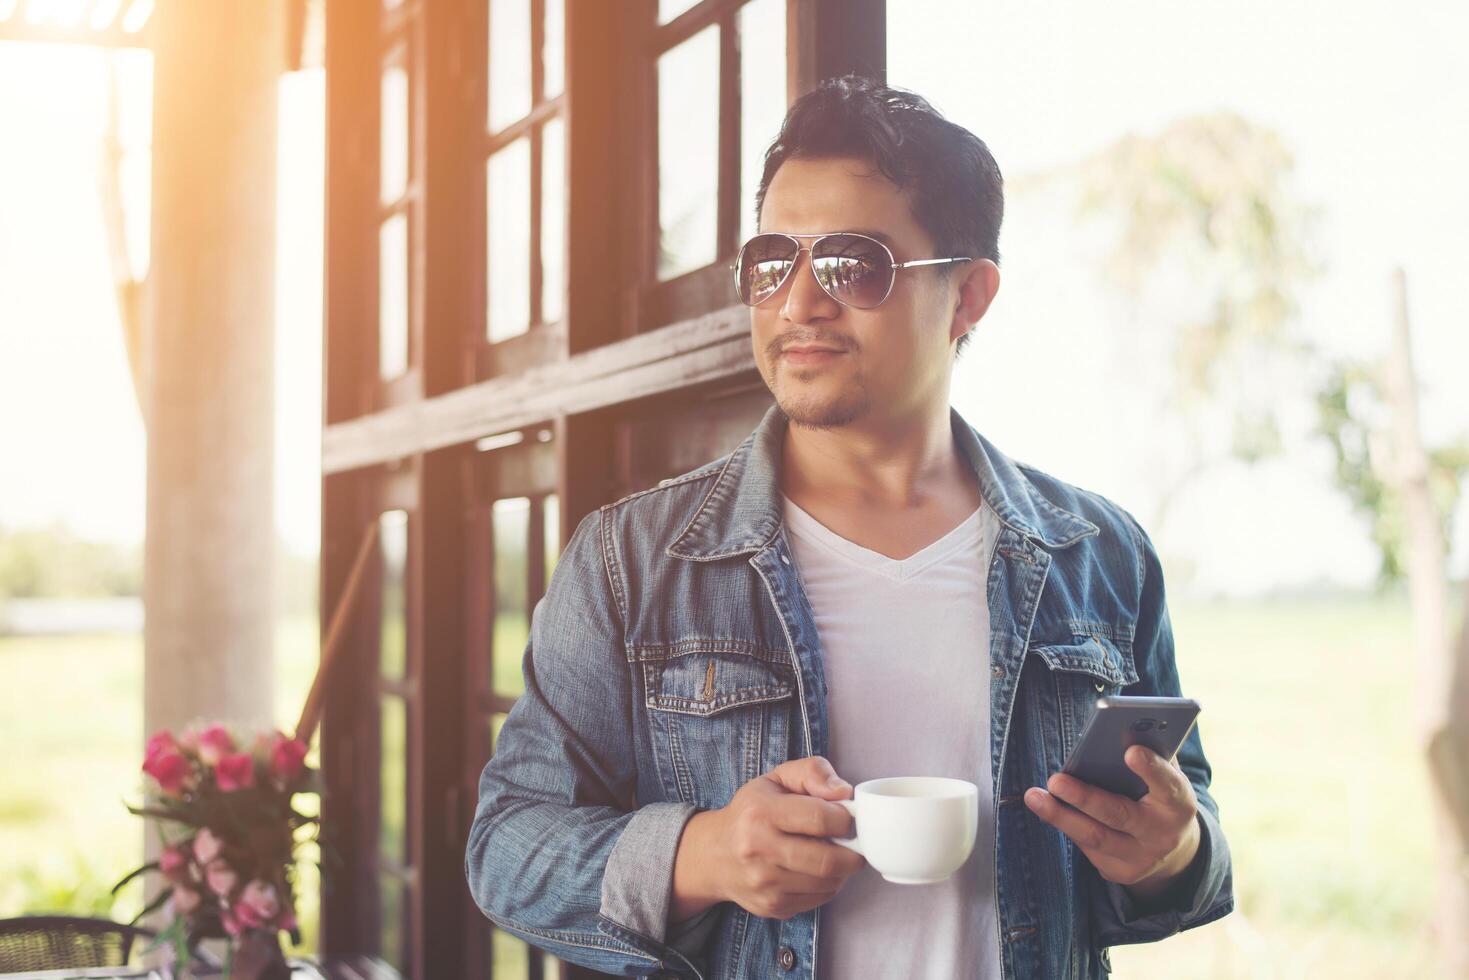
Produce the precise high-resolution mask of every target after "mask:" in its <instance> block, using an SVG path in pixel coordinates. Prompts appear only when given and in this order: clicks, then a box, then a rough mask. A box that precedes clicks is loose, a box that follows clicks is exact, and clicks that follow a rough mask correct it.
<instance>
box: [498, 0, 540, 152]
mask: <svg viewBox="0 0 1469 980" xmlns="http://www.w3.org/2000/svg"><path fill="white" fill-rule="evenodd" d="M530 3H531V0H491V2H490V132H492V133H496V132H499V131H500V130H502V129H504V128H505V127H506V126H508V125H510V124H511V123H513V122H515V120H517V119H519V118H521V117H522V116H524V115H526V114H527V113H528V112H530V51H531V48H530Z"/></svg>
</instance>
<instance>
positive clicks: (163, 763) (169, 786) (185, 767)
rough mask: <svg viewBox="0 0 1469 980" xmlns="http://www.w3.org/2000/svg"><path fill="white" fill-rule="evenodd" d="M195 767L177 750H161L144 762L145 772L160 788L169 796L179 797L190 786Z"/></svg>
mask: <svg viewBox="0 0 1469 980" xmlns="http://www.w3.org/2000/svg"><path fill="white" fill-rule="evenodd" d="M192 769H193V767H192V766H190V765H189V760H188V759H185V758H184V757H183V756H182V755H180V754H179V752H178V750H177V749H171V748H159V749H158V750H157V751H156V752H154V753H153V754H152V755H149V756H148V758H147V759H146V760H144V762H143V771H144V772H145V773H147V774H148V775H150V776H152V777H153V779H154V780H155V781H156V782H157V783H158V788H159V789H161V790H163V792H165V793H167V794H168V795H169V796H178V795H180V794H181V793H182V792H183V791H184V789H185V788H186V787H187V786H188V785H189V783H190V779H189V776H190V775H191V773H192Z"/></svg>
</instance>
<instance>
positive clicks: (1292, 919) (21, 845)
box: [0, 599, 1439, 980]
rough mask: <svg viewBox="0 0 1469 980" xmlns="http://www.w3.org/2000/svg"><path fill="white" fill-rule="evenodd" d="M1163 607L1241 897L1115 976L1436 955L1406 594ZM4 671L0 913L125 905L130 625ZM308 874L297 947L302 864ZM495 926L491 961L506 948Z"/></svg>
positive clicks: (1278, 969) (1339, 966) (285, 648)
mask: <svg viewBox="0 0 1469 980" xmlns="http://www.w3.org/2000/svg"><path fill="white" fill-rule="evenodd" d="M1173 623H1174V630H1175V637H1176V639H1177V643H1178V650H1179V664H1180V670H1181V672H1182V675H1183V681H1184V689H1185V692H1186V693H1188V694H1189V695H1191V696H1193V697H1196V698H1198V699H1199V700H1200V701H1201V702H1202V703H1203V704H1204V714H1203V716H1202V717H1201V728H1202V733H1203V738H1204V746H1205V749H1206V751H1207V752H1208V755H1209V758H1210V761H1211V762H1212V763H1213V766H1214V772H1215V779H1214V792H1215V796H1216V798H1217V799H1218V800H1219V805H1220V812H1221V816H1222V819H1223V822H1224V827H1225V831H1226V833H1227V834H1228V835H1229V839H1230V844H1231V847H1232V850H1233V853H1234V862H1235V891H1236V895H1237V897H1238V903H1239V904H1238V911H1237V912H1236V913H1235V914H1234V915H1232V916H1230V917H1228V918H1227V919H1225V920H1223V921H1221V922H1218V923H1215V924H1213V925H1210V926H1206V927H1203V928H1201V929H1199V930H1195V931H1193V932H1191V933H1187V934H1184V935H1182V936H1179V937H1175V938H1173V939H1170V940H1168V941H1166V942H1163V943H1159V944H1156V945H1153V946H1147V947H1129V948H1121V949H1115V950H1113V963H1114V966H1115V968H1116V971H1117V975H1119V976H1122V977H1128V976H1167V977H1169V980H1188V978H1223V977H1249V978H1261V977H1332V978H1337V977H1384V976H1393V977H1399V976H1402V977H1406V976H1415V977H1416V976H1436V975H1438V972H1439V971H1438V970H1436V969H1435V964H1434V960H1433V949H1432V944H1431V940H1430V938H1429V933H1428V921H1429V914H1430V910H1431V908H1432V903H1433V882H1434V868H1435V864H1436V861H1435V853H1434V836H1433V827H1432V821H1431V819H1430V814H1429V809H1428V801H1429V796H1428V793H1429V788H1428V785H1427V782H1426V778H1425V775H1424V772H1423V768H1422V766H1421V764H1420V761H1419V755H1418V751H1417V747H1416V743H1415V741H1414V735H1413V728H1412V715H1411V711H1412V701H1413V688H1412V663H1413V658H1412V650H1411V648H1410V636H1411V633H1410V628H1409V627H1410V622H1409V616H1408V610H1407V605H1406V602H1405V601H1403V600H1401V599H1340V600H1323V601H1310V602H1303V601H1292V602H1290V603H1271V602H1249V603H1228V604H1209V605H1179V606H1175V608H1174V609H1173ZM506 625H507V635H506V636H505V637H504V638H503V639H504V641H505V644H504V645H505V646H506V647H513V646H516V645H517V644H518V643H519V642H522V641H521V640H520V639H519V637H523V632H522V631H523V626H520V627H517V628H514V629H511V628H510V624H506ZM510 633H514V634H516V635H515V636H511V635H508V634H510ZM316 637H317V633H316V623H315V621H314V620H310V619H300V620H292V621H287V622H284V623H283V624H282V625H281V627H280V629H279V632H278V635H277V651H278V655H277V671H276V690H277V698H276V704H277V714H278V717H279V719H280V721H281V723H282V724H283V725H284V724H287V723H289V722H292V721H294V716H295V714H296V712H297V710H298V708H299V706H300V703H301V700H302V698H303V697H304V695H305V691H306V689H307V687H308V685H309V684H310V680H311V672H312V670H313V668H314V664H315V651H316ZM504 659H505V660H507V661H510V663H509V664H506V663H504V662H503V661H502V662H501V663H497V664H496V683H497V686H501V687H505V688H508V687H511V686H512V685H514V684H515V683H516V682H517V679H518V678H517V677H516V673H517V672H518V664H517V663H516V661H517V660H518V657H517V658H515V659H512V658H510V657H506V658H504ZM0 690H3V691H4V692H5V710H4V711H3V713H0V744H6V745H10V746H16V745H18V746H19V747H20V748H19V752H15V751H14V750H12V751H11V752H10V758H9V760H8V761H7V764H6V765H4V766H0V917H4V916H8V915H15V914H19V913H21V912H24V911H32V910H34V911H39V910H61V909H69V910H75V911H78V912H83V913H101V914H108V913H110V914H112V915H114V916H130V915H131V913H132V912H133V911H134V910H135V909H136V908H137V906H138V902H139V901H140V899H141V892H140V891H139V890H137V889H130V890H128V891H125V892H124V895H123V897H122V898H121V899H119V900H118V901H117V902H116V903H115V905H114V904H113V903H112V902H111V901H110V896H109V895H108V888H109V887H110V885H111V883H112V882H113V881H115V880H116V879H117V878H118V877H119V876H120V875H121V874H122V873H123V872H124V871H126V870H127V869H129V868H130V867H132V866H133V865H134V864H136V863H137V862H138V860H139V859H140V855H141V851H142V833H143V832H142V827H141V822H140V821H139V820H137V818H135V817H132V816H130V815H129V814H128V813H127V812H126V810H124V809H123V800H125V799H136V797H137V794H138V791H139V789H140V785H141V784H140V778H139V773H138V769H137V767H138V764H139V762H140V759H139V758H138V755H139V751H140V746H141V740H142V658H141V639H140V638H139V637H136V636H101V637H96V636H89V637H57V638H0ZM303 886H304V888H303V891H304V892H305V894H303V895H302V902H301V906H302V907H301V912H302V918H303V921H304V923H305V925H306V926H307V930H306V931H307V940H308V946H310V945H311V944H312V942H313V936H312V933H313V931H314V930H313V929H312V927H313V926H314V923H315V919H316V916H315V904H316V903H315V895H314V887H315V877H314V875H311V874H307V875H305V876H303ZM509 945H510V944H506V948H505V950H504V951H503V954H501V955H503V958H504V959H503V962H504V963H505V965H506V966H508V965H509V961H511V960H513V959H518V956H517V955H516V952H517V951H515V950H513V949H511V948H509ZM497 953H500V951H499V950H497ZM500 958H501V956H499V955H497V959H500ZM510 975H514V973H513V971H512V972H511V973H510Z"/></svg>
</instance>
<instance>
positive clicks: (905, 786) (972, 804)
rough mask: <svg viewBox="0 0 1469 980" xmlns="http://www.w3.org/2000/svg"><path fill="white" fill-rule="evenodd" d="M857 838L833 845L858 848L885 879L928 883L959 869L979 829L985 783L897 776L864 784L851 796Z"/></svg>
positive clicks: (839, 840) (846, 802)
mask: <svg viewBox="0 0 1469 980" xmlns="http://www.w3.org/2000/svg"><path fill="white" fill-rule="evenodd" d="M836 802H838V803H840V804H841V805H842V806H844V807H846V808H847V810H848V811H849V812H850V813H851V814H852V818H853V821H854V823H855V827H854V830H853V836H852V837H833V838H831V840H832V843H834V844H840V845H842V846H843V847H847V848H850V849H852V850H854V851H856V852H857V853H858V854H860V855H862V856H863V857H865V858H866V859H867V863H868V864H870V865H872V867H873V868H875V869H877V871H878V873H879V874H881V875H882V876H883V877H884V878H885V879H887V880H888V881H891V882H895V883H897V884H900V885H927V884H932V883H934V882H938V881H943V880H944V879H945V878H947V877H949V876H950V875H952V874H953V873H954V872H955V871H958V870H959V868H961V867H962V866H963V865H964V862H965V861H967V860H968V859H969V852H970V851H972V850H974V838H975V836H976V835H977V834H978V832H979V787H978V786H976V785H974V784H973V783H971V782H967V781H965V780H963V779H948V778H945V777H942V776H894V777H890V778H888V779H869V780H867V781H866V782H862V783H858V784H857V787H856V789H855V790H854V791H853V793H852V799H850V800H837V801H836Z"/></svg>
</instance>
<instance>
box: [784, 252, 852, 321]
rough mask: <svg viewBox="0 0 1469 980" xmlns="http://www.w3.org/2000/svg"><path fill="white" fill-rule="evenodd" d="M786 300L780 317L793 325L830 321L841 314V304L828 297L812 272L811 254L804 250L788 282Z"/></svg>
mask: <svg viewBox="0 0 1469 980" xmlns="http://www.w3.org/2000/svg"><path fill="white" fill-rule="evenodd" d="M785 289H786V298H785V302H784V303H783V304H782V305H781V309H780V315H781V317H782V318H784V319H786V320H789V321H791V322H792V323H809V322H811V321H812V320H829V319H831V318H832V317H834V316H837V315H838V314H840V313H841V308H842V307H841V304H840V303H838V302H837V301H836V300H834V299H832V298H831V297H830V296H828V295H827V293H826V290H824V289H822V288H821V283H819V282H817V281H816V275H815V274H814V273H813V272H812V270H811V253H810V252H808V251H806V250H805V249H802V250H801V252H800V253H799V254H798V255H797V256H796V267H795V268H794V269H792V270H791V274H790V277H789V278H788V279H787V280H786V287H785Z"/></svg>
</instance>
